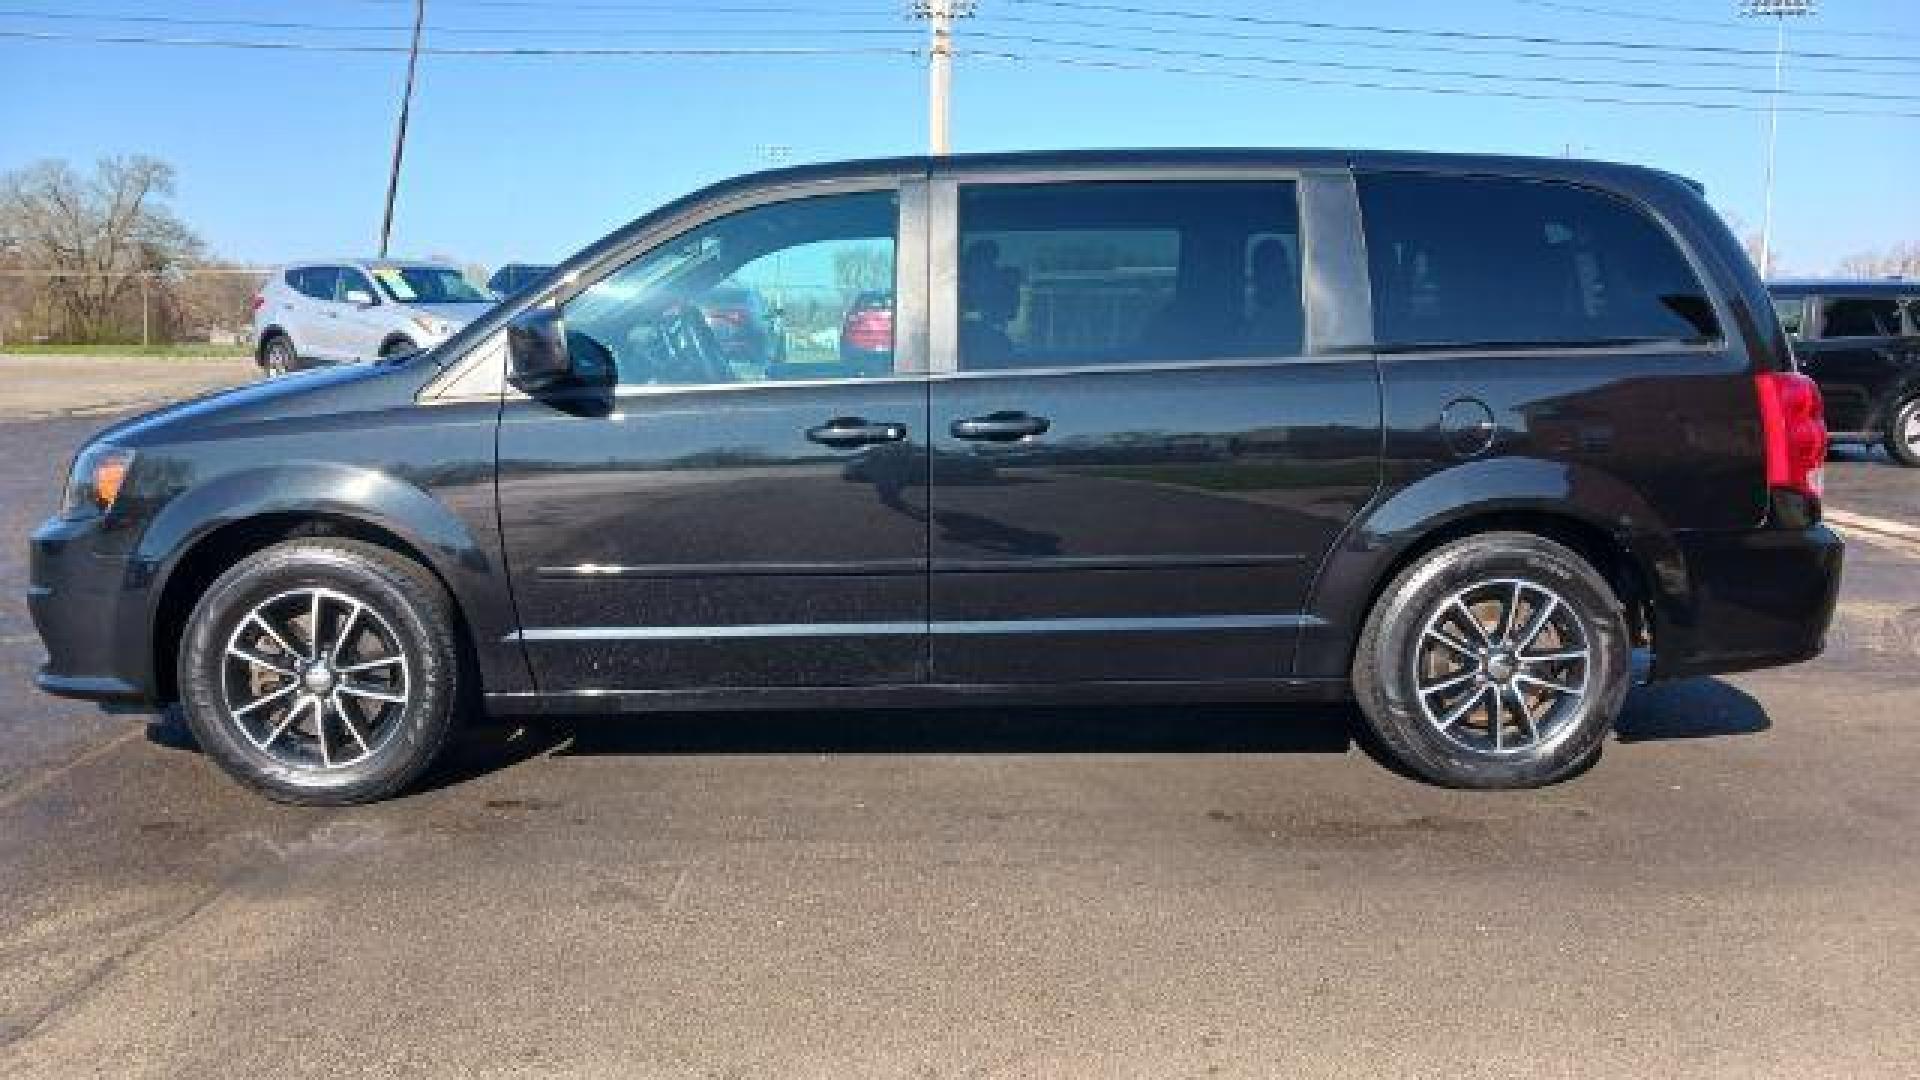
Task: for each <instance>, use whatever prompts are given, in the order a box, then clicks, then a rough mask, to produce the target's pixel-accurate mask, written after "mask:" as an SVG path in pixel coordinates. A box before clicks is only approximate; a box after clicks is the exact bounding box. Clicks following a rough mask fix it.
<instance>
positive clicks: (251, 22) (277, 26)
mask: <svg viewBox="0 0 1920 1080" xmlns="http://www.w3.org/2000/svg"><path fill="white" fill-rule="evenodd" d="M0 17H10V18H23V19H58V20H62V21H84V22H116V23H137V24H141V25H149V26H220V27H238V28H241V29H247V30H318V31H330V32H337V33H366V34H403V33H408V32H411V31H412V29H413V24H411V23H377V24H368V23H359V24H346V23H315V22H288V21H281V20H271V19H203V18H192V17H188V16H179V15H93V14H82V13H80V12H73V11H28V10H25V9H15V8H0ZM769 29H772V28H769ZM426 30H427V32H429V33H434V34H491V35H512V36H515V37H525V36H527V34H528V33H529V32H530V31H529V30H528V29H527V28H526V27H524V26H443V25H438V24H435V23H428V24H427V25H426ZM535 32H538V31H535ZM563 32H564V31H563ZM574 32H576V33H580V34H591V35H604V34H643V35H645V34H663V35H668V36H672V37H679V36H682V35H689V36H697V35H709V34H738V33H741V28H740V27H717V26H693V27H644V26H615V27H603V26H593V27H584V28H581V29H580V30H578V31H574ZM778 32H779V33H780V34H781V35H782V36H790V35H794V34H810V35H821V34H831V35H835V36H838V35H841V34H885V35H895V36H897V35H903V34H904V35H915V34H916V33H917V31H915V30H913V29H911V28H909V27H904V26H902V27H809V28H805V29H787V28H784V27H783V28H778Z"/></svg>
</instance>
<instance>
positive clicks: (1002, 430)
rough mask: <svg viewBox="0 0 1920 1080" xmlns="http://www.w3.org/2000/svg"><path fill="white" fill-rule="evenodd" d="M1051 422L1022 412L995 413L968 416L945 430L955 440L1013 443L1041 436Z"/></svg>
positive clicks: (1042, 417) (1050, 425)
mask: <svg viewBox="0 0 1920 1080" xmlns="http://www.w3.org/2000/svg"><path fill="white" fill-rule="evenodd" d="M1052 426H1053V425H1052V422H1051V421H1049V420H1048V419H1047V418H1046V417H1044V416H1031V415H1028V414H1027V413H1023V412H996V413H988V414H987V415H985V416H970V417H968V418H966V419H965V420H955V421H954V422H953V426H952V427H950V428H948V429H947V430H949V431H951V432H953V437H954V438H956V439H975V440H980V441H984V442H1014V441H1015V440H1018V439H1024V438H1026V437H1028V436H1029V435H1041V434H1044V433H1045V432H1046V430H1047V429H1048V428H1049V427H1052Z"/></svg>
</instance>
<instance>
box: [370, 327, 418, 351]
mask: <svg viewBox="0 0 1920 1080" xmlns="http://www.w3.org/2000/svg"><path fill="white" fill-rule="evenodd" d="M403 341H404V342H406V343H407V344H408V345H411V346H413V347H414V348H416V349H418V348H419V347H420V343H419V342H418V341H415V340H414V339H413V335H411V334H408V333H406V332H405V331H401V330H395V331H393V332H392V333H390V334H388V335H387V336H386V337H383V338H381V339H380V348H379V349H378V350H377V352H378V354H379V355H381V356H385V355H387V350H388V349H389V348H391V347H393V346H395V345H398V344H399V343H401V342H403Z"/></svg>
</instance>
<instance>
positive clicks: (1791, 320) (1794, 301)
mask: <svg viewBox="0 0 1920 1080" xmlns="http://www.w3.org/2000/svg"><path fill="white" fill-rule="evenodd" d="M1773 309H1774V310H1775V311H1776V312H1778V313H1779V314H1780V328H1781V329H1783V330H1785V331H1786V332H1787V334H1788V335H1789V336H1792V337H1799V336H1800V331H1801V330H1802V329H1804V328H1805V327H1806V324H1807V298H1806V297H1804V296H1776V297H1774V298H1773Z"/></svg>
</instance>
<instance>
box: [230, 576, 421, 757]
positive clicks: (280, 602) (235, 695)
mask: <svg viewBox="0 0 1920 1080" xmlns="http://www.w3.org/2000/svg"><path fill="white" fill-rule="evenodd" d="M220 666H221V689H222V693H223V694H224V695H225V704H226V707H227V715H228V716H230V717H231V718H232V719H233V724H234V727H236V728H238V729H239V731H240V733H241V734H242V735H244V736H246V739H247V741H248V742H251V743H252V744H253V745H254V746H255V747H257V748H258V749H260V750H261V751H263V752H264V753H266V754H267V755H268V756H270V757H272V758H273V759H274V760H275V761H277V762H279V763H281V764H283V765H286V766H288V767H290V768H295V769H301V770H315V769H344V768H347V767H349V766H352V765H357V764H359V763H360V762H363V761H365V760H367V759H368V758H370V757H372V756H373V755H374V754H375V753H377V752H378V751H379V749H380V747H382V746H384V745H385V744H386V741H387V740H388V739H389V738H391V737H392V735H393V733H394V732H395V731H396V730H398V729H399V727H400V722H399V721H400V717H401V716H402V715H403V714H404V713H405V712H406V709H407V699H408V689H409V687H410V685H411V683H410V678H409V675H410V673H409V671H408V667H407V657H406V653H405V652H404V651H402V650H401V648H400V637H399V635H397V634H395V633H394V632H393V627H391V626H389V625H388V624H387V621H386V620H385V619H384V618H381V616H380V613H379V612H377V611H375V610H373V609H372V608H370V607H368V606H367V605H366V604H365V603H363V602H361V601H359V600H355V599H354V598H353V597H351V596H348V595H347V594H345V593H342V592H337V591H335V590H333V589H322V588H304V589H294V590H291V591H288V592H283V593H280V594H279V595H277V596H274V597H272V598H271V599H268V600H265V601H262V602H261V603H259V604H257V605H255V607H254V608H253V610H251V611H249V612H247V615H246V617H245V618H244V619H241V620H240V624H239V625H238V626H236V627H234V629H233V634H232V635H231V636H230V637H228V639H227V651H226V654H225V655H224V656H223V657H222V659H221V665H220Z"/></svg>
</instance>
